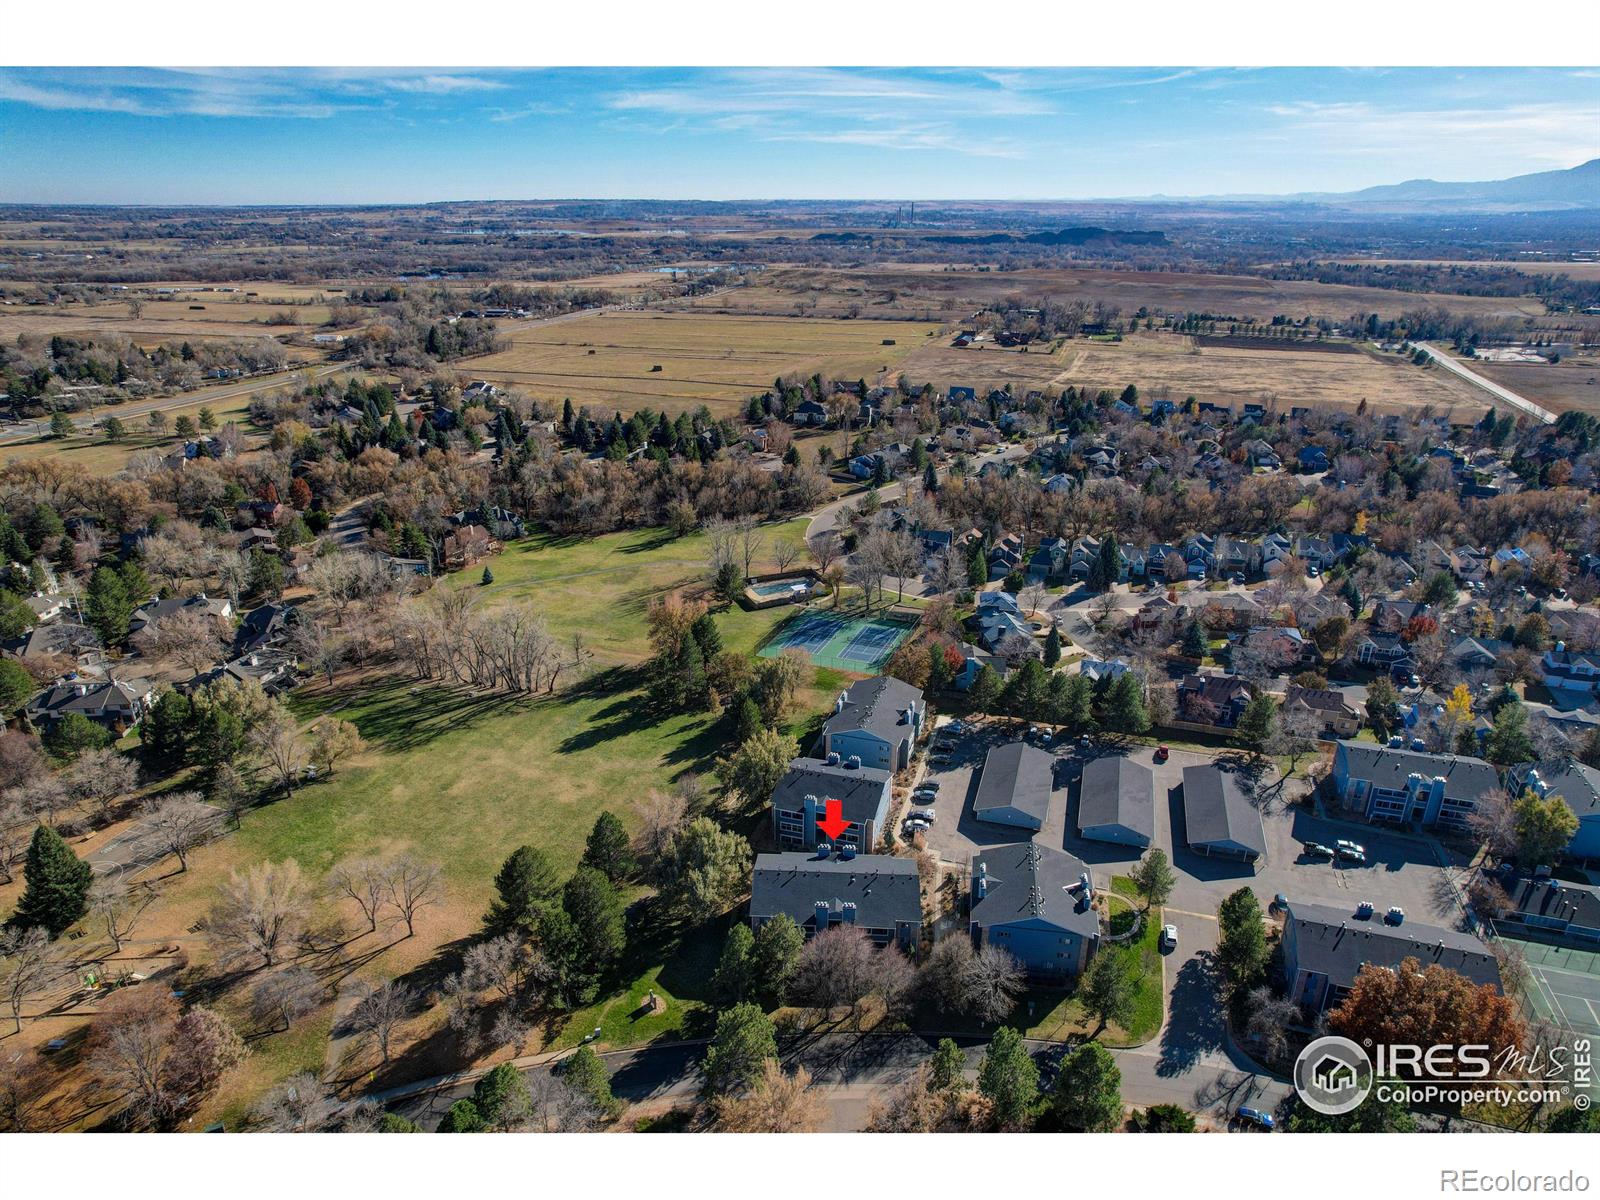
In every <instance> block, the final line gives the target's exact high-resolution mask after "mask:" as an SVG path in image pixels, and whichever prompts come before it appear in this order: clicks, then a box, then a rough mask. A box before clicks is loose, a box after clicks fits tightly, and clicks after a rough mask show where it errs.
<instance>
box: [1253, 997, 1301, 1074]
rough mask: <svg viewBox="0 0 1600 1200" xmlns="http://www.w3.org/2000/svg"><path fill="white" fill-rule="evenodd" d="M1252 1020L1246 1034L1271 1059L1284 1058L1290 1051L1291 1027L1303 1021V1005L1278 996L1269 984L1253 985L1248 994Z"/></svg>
mask: <svg viewBox="0 0 1600 1200" xmlns="http://www.w3.org/2000/svg"><path fill="white" fill-rule="evenodd" d="M1247 999H1248V1001H1249V1009H1250V1020H1249V1023H1248V1024H1247V1025H1246V1026H1245V1033H1246V1034H1247V1035H1248V1036H1249V1037H1250V1039H1251V1040H1252V1041H1254V1042H1255V1043H1256V1044H1257V1045H1258V1046H1260V1047H1261V1049H1262V1051H1263V1052H1264V1053H1265V1055H1266V1057H1267V1058H1268V1059H1269V1060H1272V1059H1281V1058H1283V1056H1284V1055H1285V1054H1286V1053H1288V1050H1289V1026H1290V1025H1292V1024H1298V1023H1299V1021H1300V1019H1301V1018H1300V1006H1299V1005H1297V1004H1296V1003H1295V1002H1294V1001H1293V1000H1290V999H1288V998H1286V997H1283V996H1279V995H1276V994H1275V993H1274V992H1273V990H1272V989H1271V988H1270V987H1267V986H1266V985H1264V984H1263V985H1262V986H1261V987H1258V988H1252V989H1251V991H1250V995H1249V996H1248V998H1247Z"/></svg>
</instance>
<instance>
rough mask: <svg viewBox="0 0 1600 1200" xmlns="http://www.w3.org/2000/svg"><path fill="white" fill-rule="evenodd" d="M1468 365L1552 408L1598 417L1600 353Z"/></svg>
mask: <svg viewBox="0 0 1600 1200" xmlns="http://www.w3.org/2000/svg"><path fill="white" fill-rule="evenodd" d="M1467 365H1468V366H1469V367H1470V368H1471V369H1472V370H1474V371H1476V372H1477V373H1478V374H1480V375H1482V376H1483V377H1484V378H1486V379H1492V380H1494V382H1495V383H1498V384H1499V385H1500V386H1501V387H1506V388H1510V389H1511V390H1512V391H1513V392H1516V393H1517V395H1519V396H1523V397H1526V398H1527V399H1529V400H1532V401H1533V402H1534V403H1535V404H1540V405H1543V406H1544V407H1545V408H1548V409H1549V410H1550V411H1551V412H1556V413H1560V412H1566V411H1568V410H1569V409H1571V410H1576V411H1578V412H1586V413H1590V414H1592V415H1593V416H1596V417H1600V355H1596V354H1585V355H1578V356H1575V357H1572V358H1564V359H1562V360H1561V361H1560V362H1559V363H1555V364H1548V363H1547V364H1545V365H1542V366H1541V365H1540V364H1538V363H1483V362H1471V363H1468V364H1467Z"/></svg>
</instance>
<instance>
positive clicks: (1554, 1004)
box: [1501, 938, 1600, 1037]
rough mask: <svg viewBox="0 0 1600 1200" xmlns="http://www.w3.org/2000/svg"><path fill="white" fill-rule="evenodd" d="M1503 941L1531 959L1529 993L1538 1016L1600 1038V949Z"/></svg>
mask: <svg viewBox="0 0 1600 1200" xmlns="http://www.w3.org/2000/svg"><path fill="white" fill-rule="evenodd" d="M1501 940H1502V941H1505V942H1507V943H1509V944H1511V945H1513V946H1515V947H1516V948H1517V949H1518V950H1520V951H1522V955H1523V957H1524V958H1525V959H1526V960H1527V963H1528V986H1527V988H1526V989H1525V995H1526V999H1527V1002H1528V1007H1529V1009H1530V1010H1531V1011H1532V1013H1533V1015H1534V1016H1536V1017H1537V1018H1538V1019H1540V1020H1542V1021H1550V1022H1552V1023H1554V1024H1556V1025H1560V1026H1561V1027H1562V1028H1564V1029H1570V1030H1572V1031H1573V1032H1574V1033H1582V1034H1587V1035H1590V1036H1595V1037H1600V949H1597V950H1577V949H1573V948H1572V947H1569V946H1551V945H1547V944H1545V943H1543V942H1524V941H1519V940H1517V939H1515V938H1502V939H1501Z"/></svg>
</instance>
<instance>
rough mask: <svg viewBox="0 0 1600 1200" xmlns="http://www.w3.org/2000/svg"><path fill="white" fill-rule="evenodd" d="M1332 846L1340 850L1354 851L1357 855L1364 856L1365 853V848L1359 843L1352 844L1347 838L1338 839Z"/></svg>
mask: <svg viewBox="0 0 1600 1200" xmlns="http://www.w3.org/2000/svg"><path fill="white" fill-rule="evenodd" d="M1334 845H1335V846H1337V847H1339V849H1341V850H1354V851H1355V852H1356V853H1357V854H1365V853H1366V852H1367V848H1366V847H1365V846H1363V845H1362V844H1361V843H1360V842H1352V841H1351V840H1350V839H1349V838H1340V839H1339V840H1338V841H1337V842H1335V843H1334Z"/></svg>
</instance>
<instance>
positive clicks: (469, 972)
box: [461, 934, 529, 1000]
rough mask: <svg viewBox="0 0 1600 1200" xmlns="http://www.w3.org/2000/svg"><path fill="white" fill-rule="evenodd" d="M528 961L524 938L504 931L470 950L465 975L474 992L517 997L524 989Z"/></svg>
mask: <svg viewBox="0 0 1600 1200" xmlns="http://www.w3.org/2000/svg"><path fill="white" fill-rule="evenodd" d="M528 962H529V960H528V951H527V947H526V946H525V945H524V944H523V942H522V939H521V938H518V937H516V936H514V935H512V934H503V935H502V936H500V937H497V938H490V939H489V940H488V941H486V942H479V943H478V944H477V945H475V946H472V947H471V948H470V949H468V950H467V952H466V954H465V955H464V956H463V957H462V960H461V975H462V979H463V982H464V983H465V984H466V986H467V987H469V988H470V989H471V990H472V991H474V992H493V993H494V994H495V995H496V996H497V997H498V998H500V999H502V1000H514V999H516V997H517V995H518V993H519V992H520V991H521V990H522V981H523V979H524V978H525V976H526V973H527V970H528Z"/></svg>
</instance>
